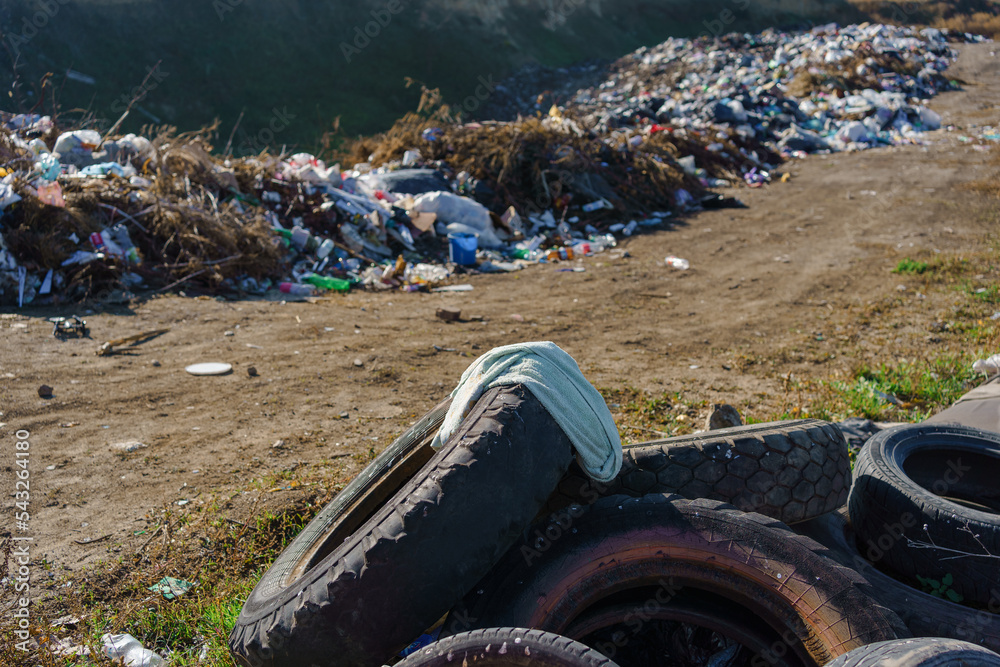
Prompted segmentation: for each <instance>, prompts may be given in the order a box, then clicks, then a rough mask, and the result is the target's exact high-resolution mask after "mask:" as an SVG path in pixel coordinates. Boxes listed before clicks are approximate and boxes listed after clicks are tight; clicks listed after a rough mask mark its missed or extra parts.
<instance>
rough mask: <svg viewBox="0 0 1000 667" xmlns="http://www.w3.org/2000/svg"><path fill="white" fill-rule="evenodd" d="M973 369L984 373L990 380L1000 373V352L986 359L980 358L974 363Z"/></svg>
mask: <svg viewBox="0 0 1000 667" xmlns="http://www.w3.org/2000/svg"><path fill="white" fill-rule="evenodd" d="M972 370H973V371H975V372H976V373H982V374H983V375H985V376H986V379H987V380H989V379H990V378H991V377H993V376H995V375H998V374H1000V354H994V355H991V356H989V357H987V358H986V359H979V360H977V361H976V362H975V363H973V364H972Z"/></svg>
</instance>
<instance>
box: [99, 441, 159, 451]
mask: <svg viewBox="0 0 1000 667" xmlns="http://www.w3.org/2000/svg"><path fill="white" fill-rule="evenodd" d="M109 447H110V449H111V451H115V452H127V453H131V452H134V451H137V450H140V449H145V448H146V447H149V445H147V444H145V443H143V442H139V441H138V440H126V441H125V442H115V443H112V444H111V445H109Z"/></svg>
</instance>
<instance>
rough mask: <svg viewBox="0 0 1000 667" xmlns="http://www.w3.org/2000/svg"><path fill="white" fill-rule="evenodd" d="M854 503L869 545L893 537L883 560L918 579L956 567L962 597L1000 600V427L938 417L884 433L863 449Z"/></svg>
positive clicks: (857, 526) (954, 585)
mask: <svg viewBox="0 0 1000 667" xmlns="http://www.w3.org/2000/svg"><path fill="white" fill-rule="evenodd" d="M949 498H951V499H955V500H950V499H949ZM956 500H957V502H956ZM972 504H975V505H976V506H977V507H979V508H982V509H974V508H973V507H971V506H970V505H972ZM848 509H849V510H850V514H851V523H852V524H853V526H854V530H855V531H856V532H857V537H858V541H859V545H860V546H861V547H862V550H863V545H865V544H867V543H868V542H869V541H870V542H872V543H874V544H879V543H880V542H881V544H883V545H885V548H884V549H882V550H883V551H884V552H885V553H884V555H883V557H882V559H881V560H879V562H878V563H876V566H877V567H879V568H882V569H886V570H887V571H890V572H893V573H895V574H897V575H899V576H902V577H904V578H906V579H908V580H911V581H913V582H914V583H916V576H917V575H920V576H922V577H924V578H927V579H934V580H937V581H939V582H940V581H941V580H942V578H947V576H948V575H949V574H950V575H951V584H950V587H951V589H952V590H954V591H956V592H957V593H958V594H960V595H961V596H962V597H963V598H964V600H956V601H963V602H965V603H966V604H968V603H974V604H979V605H984V606H986V605H990V604H991V602H992V603H993V604H997V603H1000V600H991V590H992V589H994V588H996V586H997V582H998V581H1000V433H992V432H989V431H981V430H979V429H974V428H969V427H965V426H952V425H937V424H934V425H913V426H909V425H908V426H898V427H895V428H891V429H888V430H885V431H882V432H881V433H877V434H876V435H875V436H874V437H872V439H871V440H869V441H868V443H867V444H866V445H865V446H864V447H863V448H862V449H861V451H860V452H859V453H858V458H857V461H856V462H855V465H854V486H853V487H852V489H851V493H850V496H849V499H848ZM913 542H919V543H921V546H920V547H915V546H914V545H913ZM962 554H970V555H967V556H963V555H962ZM956 556H957V557H956Z"/></svg>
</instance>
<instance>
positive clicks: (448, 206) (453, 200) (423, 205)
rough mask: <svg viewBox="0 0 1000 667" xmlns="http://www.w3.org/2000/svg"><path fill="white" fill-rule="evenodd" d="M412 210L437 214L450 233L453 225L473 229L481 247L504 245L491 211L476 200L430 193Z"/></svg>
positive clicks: (418, 200)
mask: <svg viewBox="0 0 1000 667" xmlns="http://www.w3.org/2000/svg"><path fill="white" fill-rule="evenodd" d="M412 210H413V211H416V212H417V213H436V214H437V216H438V219H439V220H441V221H443V222H445V223H446V224H448V225H449V227H448V231H449V232H450V231H452V229H451V225H452V224H459V225H464V226H465V227H468V228H471V230H472V233H474V234H475V235H476V236H478V237H479V245H480V246H481V247H484V248H496V247H497V246H500V245H501V244H502V242H501V241H500V239H499V238H498V237H497V235H496V230H494V229H493V221H492V220H491V219H490V212H489V209H487V208H486V207H485V206H483V205H482V204H480V203H479V202H477V201H476V200H474V199H469V198H468V197H462V196H460V195H456V194H455V193H453V192H428V193H426V194H422V195H420V196H419V197H417V198H416V199H414V200H413V209H412Z"/></svg>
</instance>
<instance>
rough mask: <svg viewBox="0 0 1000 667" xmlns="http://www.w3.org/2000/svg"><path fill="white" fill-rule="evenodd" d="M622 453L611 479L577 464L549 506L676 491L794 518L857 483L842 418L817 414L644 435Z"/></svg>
mask: <svg viewBox="0 0 1000 667" xmlns="http://www.w3.org/2000/svg"><path fill="white" fill-rule="evenodd" d="M623 454H624V455H623V461H622V469H621V472H620V473H619V474H618V476H617V477H615V479H613V480H612V481H611V482H610V483H608V484H600V483H598V482H594V481H593V480H590V479H589V478H587V476H586V475H584V474H583V472H582V471H581V470H580V469H579V468H578V467H577V466H570V472H568V473H567V475H566V477H565V478H564V479H563V480H562V481H561V482H560V483H559V488H558V491H557V493H556V494H555V495H554V496H553V498H552V500H551V501H550V502H549V503H548V505H547V506H546V509H547V510H548V511H550V512H551V511H555V510H558V509H561V508H562V507H566V506H568V505H571V504H574V503H576V504H584V505H585V504H590V503H592V502H594V500H596V499H597V498H599V497H604V496H612V495H618V494H624V495H627V496H632V497H634V498H638V497H641V496H643V495H645V494H647V493H677V494H679V495H681V496H683V497H685V498H690V499H694V498H711V499H713V500H721V501H723V502H727V503H729V504H731V505H735V506H736V507H738V508H739V509H741V510H743V511H745V512H758V513H760V514H763V515H765V516H769V517H771V518H774V519H778V520H779V521H782V522H784V523H795V522H797V521H804V520H806V519H811V518H813V517H816V516H820V515H821V514H824V513H826V512H832V511H833V510H835V509H837V508H838V507H840V506H841V505H843V504H844V502H845V501H846V500H847V492H848V489H849V488H850V484H851V464H850V459H849V457H848V453H847V442H846V441H845V440H844V436H843V435H842V434H841V432H840V429H838V428H837V426H836V425H835V424H831V423H829V422H824V421H820V420H818V419H800V420H794V421H783V422H771V423H767V424H751V425H749V426H737V427H734V428H725V429H719V430H716V431H708V432H705V433H698V434H695V435H684V436H679V437H673V438H667V439H665V440H654V441H651V442H642V443H638V444H634V445H627V446H626V447H625V448H624V451H623Z"/></svg>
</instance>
